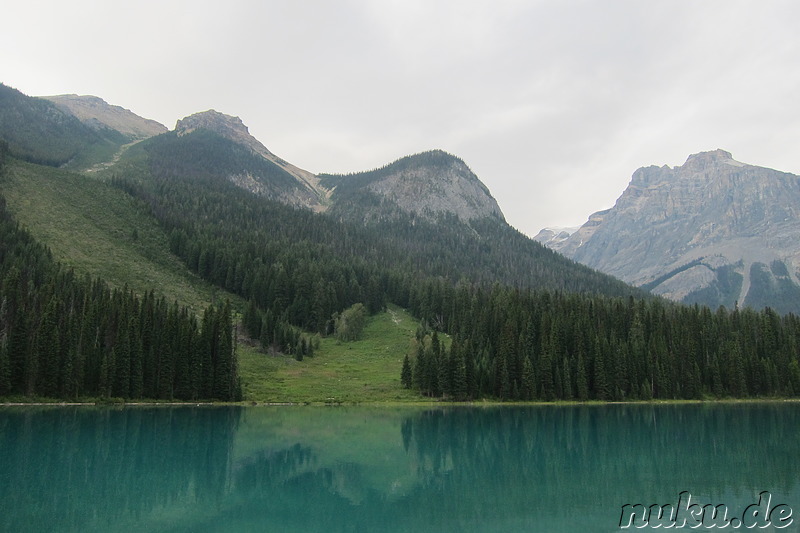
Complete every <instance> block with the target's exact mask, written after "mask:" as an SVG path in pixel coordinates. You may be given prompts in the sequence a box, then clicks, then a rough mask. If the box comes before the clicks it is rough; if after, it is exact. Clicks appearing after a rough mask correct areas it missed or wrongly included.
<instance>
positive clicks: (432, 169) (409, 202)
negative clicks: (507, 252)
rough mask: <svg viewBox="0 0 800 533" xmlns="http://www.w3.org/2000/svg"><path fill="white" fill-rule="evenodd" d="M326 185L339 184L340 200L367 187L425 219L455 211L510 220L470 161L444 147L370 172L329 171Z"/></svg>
mask: <svg viewBox="0 0 800 533" xmlns="http://www.w3.org/2000/svg"><path fill="white" fill-rule="evenodd" d="M323 183H324V184H327V185H328V186H330V187H335V188H336V191H335V194H334V199H335V200H336V201H342V202H347V201H348V200H349V198H351V197H352V195H353V193H357V192H358V191H360V190H361V191H364V190H366V191H369V192H371V193H373V194H375V195H377V196H378V197H380V198H382V199H383V200H384V201H388V202H390V203H391V204H392V205H394V206H396V207H397V208H399V209H401V210H402V211H405V212H407V213H414V214H415V215H417V216H422V217H425V218H430V219H435V218H436V217H438V216H439V215H448V214H449V215H455V216H457V217H458V218H460V219H461V220H463V221H469V220H473V219H480V218H487V217H490V218H497V219H499V220H505V218H504V217H503V212H502V211H501V210H500V207H499V206H498V205H497V201H496V200H495V199H494V197H492V195H491V193H490V192H489V189H488V188H487V187H486V185H484V184H483V183H482V182H481V180H480V179H478V177H477V176H476V175H475V174H474V173H473V172H472V171H471V170H470V169H469V167H468V166H467V165H466V164H465V163H464V161H462V160H461V159H459V158H458V157H456V156H454V155H451V154H448V153H446V152H444V151H442V150H432V151H429V152H423V153H421V154H416V155H412V156H408V157H404V158H402V159H399V160H397V161H395V162H393V163H391V164H389V165H386V166H385V167H383V168H380V169H377V170H372V171H369V172H361V173H357V174H349V175H346V176H332V175H326V176H323Z"/></svg>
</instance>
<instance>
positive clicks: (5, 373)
mask: <svg viewBox="0 0 800 533" xmlns="http://www.w3.org/2000/svg"><path fill="white" fill-rule="evenodd" d="M0 280H2V281H0V397H23V396H24V397H27V398H31V397H49V398H67V399H81V398H87V397H94V398H109V397H116V398H122V399H135V398H161V399H169V400H172V399H183V400H197V399H220V400H235V399H237V398H239V397H240V385H239V382H238V375H237V370H236V359H235V354H234V345H233V342H234V341H233V338H232V324H231V309H230V306H229V305H226V306H221V307H218V308H209V309H207V310H206V311H205V313H204V315H203V318H202V326H200V325H199V324H198V323H197V319H196V318H195V316H194V315H193V314H191V313H190V312H189V311H188V310H187V309H186V308H185V307H179V306H178V304H177V303H175V304H173V305H169V304H167V302H166V301H165V300H163V299H158V298H155V297H154V296H153V293H152V292H150V293H147V294H144V295H143V296H141V297H139V296H136V295H134V294H133V292H132V291H130V290H127V289H123V290H110V289H109V288H108V287H107V285H106V284H105V283H104V282H103V281H102V280H99V279H91V278H89V277H84V278H79V277H77V276H76V275H75V274H74V273H73V272H72V271H68V270H65V269H63V268H62V267H61V266H60V265H58V264H57V263H55V262H54V261H53V259H52V257H51V255H50V253H49V251H48V250H47V249H46V248H44V247H43V246H41V245H40V244H38V243H36V242H35V241H34V240H33V239H32V238H31V237H30V235H29V234H28V233H27V232H25V231H24V230H22V229H20V228H19V226H18V225H17V224H16V223H15V222H14V221H13V220H12V218H11V216H10V214H9V213H8V211H7V209H6V205H5V199H3V198H2V197H1V196H0Z"/></svg>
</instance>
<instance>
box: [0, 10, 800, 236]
mask: <svg viewBox="0 0 800 533" xmlns="http://www.w3.org/2000/svg"><path fill="white" fill-rule="evenodd" d="M9 4H11V3H9ZM3 19H4V23H3V28H2V30H1V31H0V82H3V83H6V84H8V85H11V86H13V87H16V88H17V89H19V90H21V91H22V92H24V93H26V94H29V95H32V96H35V95H47V94H63V93H78V94H94V95H97V96H100V97H102V98H104V99H105V100H107V101H108V102H109V103H112V104H117V105H122V106H123V107H127V108H129V109H131V110H132V111H134V112H135V113H137V114H139V115H142V116H145V117H148V118H153V119H155V120H158V121H159V122H161V123H163V124H165V125H167V126H168V127H170V128H172V127H174V125H175V122H176V121H177V120H178V119H179V118H182V117H183V116H186V115H189V114H191V113H194V112H197V111H204V110H206V109H210V108H214V109H216V110H218V111H221V112H224V113H228V114H231V115H238V116H240V117H241V118H242V120H243V121H244V122H245V124H247V125H248V126H249V128H250V132H251V133H252V134H253V135H255V136H256V137H257V138H258V139H259V140H261V141H262V142H263V143H264V144H265V145H266V146H267V147H268V148H270V150H272V151H273V152H275V153H276V154H278V155H280V156H281V157H283V158H284V159H287V160H289V161H291V162H292V163H294V164H296V165H298V166H300V167H303V168H306V169H308V170H311V171H313V172H351V171H359V170H367V169H370V168H374V167H377V166H381V165H383V164H385V163H388V162H390V161H392V160H394V159H397V158H399V157H402V156H404V155H408V154H411V153H416V152H420V151H423V150H427V149H431V148H441V149H444V150H447V151H448V152H451V153H454V154H456V155H458V156H459V157H461V158H462V159H464V160H465V161H466V163H467V164H468V165H469V166H470V167H471V168H472V169H473V170H474V171H475V172H476V173H477V174H478V176H479V177H480V178H481V179H482V180H483V181H484V182H485V183H486V184H487V185H488V186H489V188H490V189H491V191H492V193H493V195H494V196H495V198H496V199H497V201H498V202H499V204H500V206H501V208H502V209H503V211H504V212H505V214H506V217H507V219H508V220H509V222H510V223H511V224H513V225H514V226H516V227H517V228H519V229H520V230H522V231H524V232H526V233H528V234H535V233H536V232H537V231H538V230H539V229H540V228H541V227H543V226H567V225H579V224H581V223H583V222H584V221H585V220H586V218H587V216H588V215H589V214H590V213H592V212H594V211H596V210H599V209H603V208H606V207H610V206H611V205H613V203H614V201H615V200H616V198H617V197H618V196H619V195H620V194H621V192H622V191H623V190H624V188H625V186H626V185H627V183H628V181H629V179H630V176H631V174H632V173H633V171H634V170H636V168H638V167H640V166H646V165H651V164H657V165H662V164H668V165H671V166H674V165H680V164H683V162H684V161H685V160H686V157H687V156H688V155H689V154H691V153H695V152H699V151H704V150H712V149H716V148H724V149H726V150H728V151H731V152H732V153H733V156H734V157H735V158H736V159H738V160H740V161H744V162H748V163H753V164H758V165H763V166H769V167H772V168H777V169H779V170H785V171H789V172H794V173H800V103H798V95H800V32H799V31H798V28H800V2H796V1H795V0H785V1H775V0H748V1H737V0H713V1H711V0H710V1H704V0H603V1H601V0H586V1H580V0H541V1H534V0H528V1H523V0H514V1H511V0H491V1H478V0H337V1H330V0H286V1H283V0H280V1H279V0H226V1H225V2H208V1H206V0H191V1H171V0H155V1H154V0H140V1H137V2H133V1H128V2H116V1H113V2H111V1H107V0H102V1H101V0H71V1H70V2H63V1H54V0H29V1H26V2H14V3H13V5H6V6H4V8H3Z"/></svg>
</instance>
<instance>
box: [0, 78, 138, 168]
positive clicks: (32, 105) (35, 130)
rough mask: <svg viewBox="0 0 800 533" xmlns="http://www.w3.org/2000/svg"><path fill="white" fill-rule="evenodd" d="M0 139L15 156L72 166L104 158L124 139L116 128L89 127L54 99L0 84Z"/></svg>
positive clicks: (117, 147)
mask: <svg viewBox="0 0 800 533" xmlns="http://www.w3.org/2000/svg"><path fill="white" fill-rule="evenodd" d="M0 139H3V140H5V141H6V142H7V143H8V146H9V149H10V152H11V154H12V155H14V156H15V157H18V158H21V159H24V160H26V161H31V162H34V163H40V164H43V165H50V166H61V165H65V164H70V165H72V166H76V167H79V166H80V167H82V166H88V165H91V164H92V163H95V162H98V161H103V160H108V159H110V158H111V157H112V155H113V154H114V153H115V152H116V151H117V150H119V147H120V146H122V145H123V144H125V143H126V142H128V139H127V138H126V137H125V136H124V135H122V134H121V133H119V132H118V131H115V130H111V129H107V128H105V129H98V130H93V129H92V128H90V127H88V126H86V125H85V124H83V123H82V122H81V121H80V120H78V119H77V118H75V117H74V116H72V115H70V114H69V113H66V112H65V111H63V110H61V109H60V108H59V107H58V106H56V105H55V104H54V103H52V102H50V101H48V100H45V99H42V98H32V97H29V96H26V95H24V94H22V93H21V92H19V91H17V90H16V89H13V88H11V87H8V86H6V85H3V84H0Z"/></svg>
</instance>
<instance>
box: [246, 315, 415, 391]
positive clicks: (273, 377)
mask: <svg viewBox="0 0 800 533" xmlns="http://www.w3.org/2000/svg"><path fill="white" fill-rule="evenodd" d="M417 325H418V324H417V322H416V321H415V320H414V319H413V318H412V317H411V316H410V315H409V314H408V313H406V312H405V311H403V310H402V309H400V308H399V307H396V306H389V309H388V311H386V312H384V313H379V314H377V315H375V316H372V317H369V319H368V320H367V325H366V327H365V328H364V333H363V335H362V337H361V340H358V341H353V342H340V341H338V340H336V339H334V338H332V337H329V338H325V339H322V344H321V346H320V349H319V350H318V351H317V352H316V353H315V355H314V357H307V358H305V359H304V360H303V361H295V360H294V359H292V358H290V357H285V356H270V355H267V354H264V353H261V352H260V351H259V350H257V349H255V348H252V347H248V346H241V345H240V346H239V375H240V376H241V378H242V384H243V389H244V390H243V392H244V398H245V400H247V401H255V402H292V403H307V402H308V403H360V402H395V401H400V402H414V401H416V402H419V401H424V398H422V397H421V396H420V395H419V394H418V393H416V392H414V391H410V390H406V389H404V388H403V387H402V386H401V385H400V370H401V368H402V366H403V357H404V356H405V354H406V353H407V352H408V349H409V347H410V345H411V342H412V340H413V338H414V333H415V331H416V329H417Z"/></svg>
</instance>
